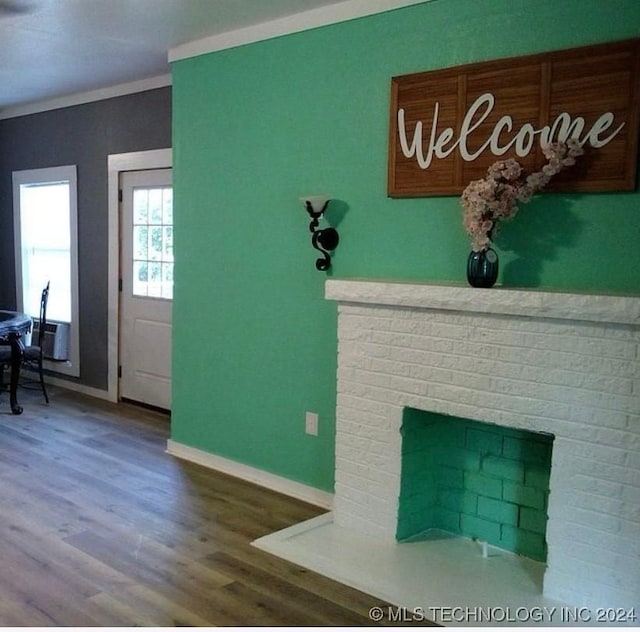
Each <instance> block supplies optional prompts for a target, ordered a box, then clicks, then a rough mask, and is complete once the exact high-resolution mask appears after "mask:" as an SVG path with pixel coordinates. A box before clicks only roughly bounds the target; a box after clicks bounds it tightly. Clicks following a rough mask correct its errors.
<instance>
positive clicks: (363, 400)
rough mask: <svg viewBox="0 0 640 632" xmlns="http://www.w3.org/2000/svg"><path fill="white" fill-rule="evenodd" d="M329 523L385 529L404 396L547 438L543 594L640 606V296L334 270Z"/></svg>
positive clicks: (392, 508)
mask: <svg viewBox="0 0 640 632" xmlns="http://www.w3.org/2000/svg"><path fill="white" fill-rule="evenodd" d="M325 296H326V298H327V299H329V300H335V301H337V302H338V332H337V333H338V372H337V406H336V455H335V456H336V458H335V461H336V471H335V494H334V522H335V524H336V525H338V526H339V527H341V528H346V529H349V530H351V531H355V532H357V533H361V534H365V535H368V536H371V537H374V538H380V539H382V540H386V541H395V535H396V527H397V515H398V506H399V505H398V499H399V496H400V488H401V475H402V468H401V446H402V442H401V427H402V424H403V411H404V410H405V409H406V408H413V409H416V410H422V411H426V412H430V413H437V414H440V415H445V416H450V417H460V418H462V419H471V420H475V421H479V422H486V423H490V424H497V425H500V426H503V427H506V428H514V429H519V430H528V431H532V432H540V433H547V434H550V435H553V436H554V437H555V439H554V443H553V454H552V462H551V478H550V483H549V486H550V494H549V498H548V512H547V513H548V522H547V530H546V541H547V545H548V557H547V567H546V571H545V575H544V595H545V597H550V598H553V599H558V600H561V601H564V602H566V603H570V604H575V605H584V606H588V607H593V608H596V607H603V606H605V605H606V606H615V607H618V606H622V605H626V606H629V607H635V608H637V609H638V611H640V600H639V598H638V595H640V575H639V574H638V567H639V566H638V564H639V563H640V557H639V555H640V552H638V550H637V542H638V539H639V538H640V522H638V520H639V518H640V509H639V508H640V365H639V363H640V296H621V295H610V296H609V295H603V294H589V293H579V292H574V293H568V292H554V291H542V290H536V289H526V290H524V289H515V288H514V289H511V288H499V287H498V288H491V289H477V288H470V287H467V286H462V285H454V284H451V285H444V284H443V285H436V284H422V283H411V282H390V281H388V280H382V281H378V280H359V279H344V280H341V279H329V280H327V282H326V286H325Z"/></svg>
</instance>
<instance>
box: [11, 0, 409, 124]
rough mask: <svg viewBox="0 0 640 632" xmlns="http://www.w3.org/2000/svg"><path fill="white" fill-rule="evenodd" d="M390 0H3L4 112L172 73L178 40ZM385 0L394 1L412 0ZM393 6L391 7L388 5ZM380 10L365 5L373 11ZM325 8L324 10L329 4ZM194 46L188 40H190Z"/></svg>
mask: <svg viewBox="0 0 640 632" xmlns="http://www.w3.org/2000/svg"><path fill="white" fill-rule="evenodd" d="M363 2H366V3H369V4H368V5H367V7H369V8H373V7H376V6H378V7H380V6H382V5H384V4H385V1H384V0H0V112H1V111H3V110H4V111H7V110H16V109H19V108H20V107H22V106H24V105H26V104H35V103H39V102H43V101H51V100H55V99H59V98H60V97H64V96H67V95H73V94H78V93H84V92H87V91H95V90H100V89H103V88H106V87H110V86H116V85H119V84H124V83H129V82H134V81H140V80H143V79H149V78H155V77H159V76H163V75H164V76H166V75H168V73H169V64H168V52H169V50H170V49H175V48H176V47H178V48H179V49H180V48H184V47H185V46H184V45H185V44H187V43H189V42H193V41H195V40H198V41H199V40H203V39H206V38H210V37H212V36H217V35H220V34H226V33H229V32H233V31H238V30H239V29H247V27H253V26H256V25H259V24H263V23H273V22H274V21H278V20H280V21H281V22H282V21H283V19H285V21H286V18H288V17H289V16H292V15H295V14H300V13H305V14H306V15H308V14H309V12H311V13H313V12H314V11H316V10H322V7H328V6H329V5H334V6H332V7H331V9H328V10H331V11H333V10H334V9H335V10H336V13H337V14H340V13H341V11H342V12H344V11H343V8H344V6H345V5H349V4H351V5H354V4H358V3H360V4H362V3H363ZM414 2H415V0H413V1H407V0H386V4H388V5H396V6H402V5H405V4H413V3H414ZM387 8H389V7H388V6H387ZM379 10H381V9H380V8H377V9H374V10H369V11H367V10H365V11H363V13H366V12H370V13H375V12H376V11H379ZM325 13H326V11H325ZM187 46H188V44H187Z"/></svg>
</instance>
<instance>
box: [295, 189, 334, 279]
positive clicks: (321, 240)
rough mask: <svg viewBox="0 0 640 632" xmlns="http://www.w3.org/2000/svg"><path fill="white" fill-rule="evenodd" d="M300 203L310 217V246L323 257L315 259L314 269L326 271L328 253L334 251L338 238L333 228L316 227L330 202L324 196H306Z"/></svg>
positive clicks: (328, 260) (329, 258)
mask: <svg viewBox="0 0 640 632" xmlns="http://www.w3.org/2000/svg"><path fill="white" fill-rule="evenodd" d="M300 201H301V202H302V203H303V205H304V208H305V209H306V210H307V213H309V216H310V217H311V223H310V224H309V230H310V231H311V233H312V236H311V245H312V246H313V247H314V248H315V249H316V250H319V251H320V252H321V253H322V255H323V256H322V257H319V258H318V259H316V269H317V270H328V269H329V268H330V267H331V255H330V254H329V251H330V250H335V249H336V246H337V245H338V243H339V241H340V237H339V235H338V231H337V230H336V229H335V228H332V227H331V226H329V227H328V228H321V229H319V228H318V225H319V224H320V220H321V219H322V216H323V215H324V212H325V210H326V209H327V206H329V202H330V201H331V200H330V199H329V198H328V197H326V196H325V195H307V196H306V197H302V198H300Z"/></svg>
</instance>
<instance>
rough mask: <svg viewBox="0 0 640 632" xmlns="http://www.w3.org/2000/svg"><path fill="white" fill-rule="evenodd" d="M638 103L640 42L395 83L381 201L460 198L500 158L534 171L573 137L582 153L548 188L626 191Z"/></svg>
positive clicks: (631, 183)
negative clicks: (547, 151)
mask: <svg viewBox="0 0 640 632" xmlns="http://www.w3.org/2000/svg"><path fill="white" fill-rule="evenodd" d="M639 104H640V39H635V40H628V41H624V42H614V43H609V44H602V45H597V46H587V47H584V48H574V49H571V50H564V51H557V52H552V53H545V54H540V55H530V56H527V57H515V58H511V59H500V60H495V61H490V62H486V63H477V64H469V65H465V66H458V67H456V68H447V69H444V70H436V71H433V72H422V73H417V74H412V75H405V76H402V77H394V78H393V79H392V81H391V116H390V137H389V178H388V194H389V195H390V196H392V197H412V196H428V195H449V194H460V193H462V191H463V189H464V188H465V187H466V186H467V184H468V183H469V182H470V181H471V180H476V179H478V178H482V177H484V176H485V174H486V171H487V168H488V167H489V166H490V165H492V164H493V163H494V162H495V161H496V160H500V159H502V158H515V159H516V160H517V161H518V162H520V164H521V165H522V166H523V167H524V168H525V169H526V170H527V171H536V170H538V169H539V168H540V167H541V166H542V165H543V164H544V163H545V162H546V160H545V158H544V155H543V153H542V150H541V146H543V145H545V144H548V143H549V142H555V141H564V140H566V139H568V138H572V137H577V138H579V139H580V142H581V144H582V146H583V148H584V149H585V154H584V155H583V156H581V157H580V158H579V159H578V161H577V163H576V165H575V166H573V167H572V168H571V169H567V170H565V171H563V172H562V173H560V174H559V175H558V176H556V177H555V178H554V179H553V180H552V182H551V184H550V185H549V186H548V187H547V188H548V189H551V190H556V191H558V190H561V191H630V190H633V189H635V179H636V158H637V151H638V111H639V107H640V106H639Z"/></svg>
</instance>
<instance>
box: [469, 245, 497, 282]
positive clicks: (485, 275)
mask: <svg viewBox="0 0 640 632" xmlns="http://www.w3.org/2000/svg"><path fill="white" fill-rule="evenodd" d="M498 267H499V261H498V253H497V252H496V251H495V250H494V249H493V248H487V249H486V250H480V251H477V252H476V251H475V250H472V251H471V252H470V253H469V259H468V260H467V281H469V285H472V286H473V287H493V286H494V285H495V282H496V280H497V278H498Z"/></svg>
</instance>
